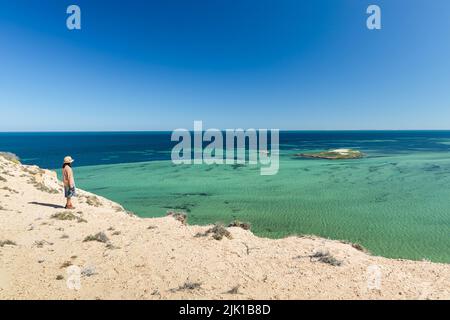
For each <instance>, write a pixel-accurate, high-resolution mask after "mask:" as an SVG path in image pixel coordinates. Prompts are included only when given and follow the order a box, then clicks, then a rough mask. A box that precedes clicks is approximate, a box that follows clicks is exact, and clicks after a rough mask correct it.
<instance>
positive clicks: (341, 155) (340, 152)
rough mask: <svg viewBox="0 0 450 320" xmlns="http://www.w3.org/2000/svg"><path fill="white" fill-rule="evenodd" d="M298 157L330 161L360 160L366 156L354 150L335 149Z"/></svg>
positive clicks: (303, 154) (297, 155)
mask: <svg viewBox="0 0 450 320" xmlns="http://www.w3.org/2000/svg"><path fill="white" fill-rule="evenodd" d="M295 156H296V157H302V158H314V159H328V160H342V159H360V158H362V157H363V156H364V154H363V153H362V152H361V151H358V150H352V149H334V150H328V151H321V152H316V153H299V154H296V155H295Z"/></svg>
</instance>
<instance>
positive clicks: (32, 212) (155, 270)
mask: <svg viewBox="0 0 450 320" xmlns="http://www.w3.org/2000/svg"><path fill="white" fill-rule="evenodd" d="M63 203H64V199H63V196H62V186H61V184H60V182H59V181H58V180H57V178H56V174H55V173H54V172H51V171H48V170H42V169H40V168H38V167H35V166H24V165H21V164H19V163H14V162H13V161H10V160H7V159H5V158H3V157H1V156H0V298H1V299H449V298H450V265H448V264H438V263H430V262H426V261H423V262H422V261H420V262H419V261H407V260H394V259H386V258H382V257H374V256H371V255H369V254H366V253H365V252H363V251H361V250H358V248H354V247H353V246H352V245H350V244H345V243H342V242H340V241H333V240H327V239H322V238H317V237H289V238H285V239H280V240H272V239H264V238H259V237H256V236H255V235H253V234H252V233H251V232H250V231H246V230H243V229H242V228H239V227H232V228H227V230H228V231H229V232H230V235H229V236H228V237H227V235H226V234H225V236H224V237H223V238H222V239H221V240H216V239H214V236H215V235H217V237H216V238H220V234H218V233H216V234H214V233H213V232H206V231H208V230H209V229H210V228H211V226H191V225H185V224H183V223H182V222H180V221H178V220H177V219H175V218H174V217H163V218H153V219H142V218H138V217H136V216H133V215H129V214H127V212H126V211H125V210H123V208H122V207H121V206H120V205H118V204H116V203H114V202H112V201H109V200H107V199H104V198H102V197H99V196H95V195H93V194H91V193H88V192H84V191H81V190H80V191H79V197H78V198H77V199H76V200H75V205H76V206H77V208H76V209H75V210H70V211H67V210H64V209H63V208H62V207H61V205H62V204H63ZM215 231H222V232H225V231H224V230H222V229H219V230H215Z"/></svg>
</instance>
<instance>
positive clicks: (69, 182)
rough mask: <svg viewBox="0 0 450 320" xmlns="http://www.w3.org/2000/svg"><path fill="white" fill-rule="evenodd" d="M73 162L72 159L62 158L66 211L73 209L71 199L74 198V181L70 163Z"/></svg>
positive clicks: (68, 157)
mask: <svg viewBox="0 0 450 320" xmlns="http://www.w3.org/2000/svg"><path fill="white" fill-rule="evenodd" d="M73 162H74V160H73V159H72V157H70V156H67V157H65V158H64V164H63V167H62V168H63V170H62V176H63V184H64V196H65V197H66V206H65V208H66V209H75V207H74V206H73V204H72V197H75V196H76V192H75V179H74V177H73V170H72V163H73Z"/></svg>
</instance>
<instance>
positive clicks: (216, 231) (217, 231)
mask: <svg viewBox="0 0 450 320" xmlns="http://www.w3.org/2000/svg"><path fill="white" fill-rule="evenodd" d="M210 234H211V235H212V237H213V239H215V240H222V239H223V237H227V238H228V239H232V238H233V237H232V236H231V233H230V232H229V231H228V230H227V229H226V228H225V227H224V226H223V225H221V224H216V225H214V227H212V228H210V229H208V230H206V231H205V232H204V233H197V234H196V235H195V236H196V237H207V236H208V235H210Z"/></svg>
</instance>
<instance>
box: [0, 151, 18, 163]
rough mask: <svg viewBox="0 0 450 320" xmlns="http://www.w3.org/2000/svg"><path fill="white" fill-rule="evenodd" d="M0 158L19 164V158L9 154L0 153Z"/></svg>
mask: <svg viewBox="0 0 450 320" xmlns="http://www.w3.org/2000/svg"><path fill="white" fill-rule="evenodd" d="M0 156H1V157H3V158H5V159H6V160H8V161H11V162H13V163H15V164H20V158H19V157H18V156H16V155H15V154H14V153H11V152H0Z"/></svg>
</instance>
